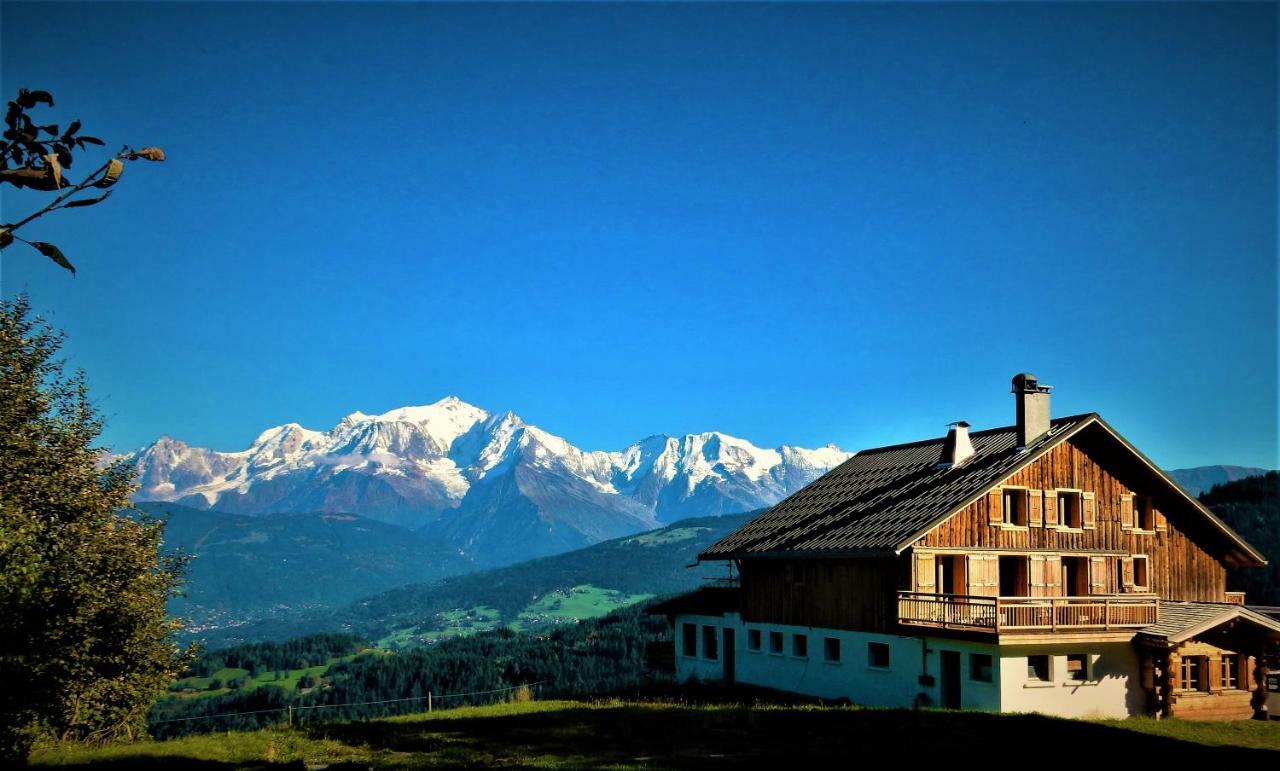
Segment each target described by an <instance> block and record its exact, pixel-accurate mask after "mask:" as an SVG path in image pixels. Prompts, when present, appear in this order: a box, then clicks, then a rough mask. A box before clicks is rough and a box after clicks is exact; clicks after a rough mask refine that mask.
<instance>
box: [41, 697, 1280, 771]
mask: <svg viewBox="0 0 1280 771" xmlns="http://www.w3.org/2000/svg"><path fill="white" fill-rule="evenodd" d="M922 741H926V742H927V743H928V746H929V747H932V748H934V750H933V751H934V752H938V751H952V752H956V753H959V754H962V755H964V756H966V757H970V758H974V757H985V758H987V759H988V760H990V759H991V758H994V757H1005V758H1041V759H1046V758H1049V757H1052V753H1053V752H1055V751H1058V752H1061V751H1067V752H1070V749H1071V748H1077V749H1080V750H1082V751H1083V750H1084V749H1085V748H1087V752H1086V754H1087V755H1088V757H1091V758H1126V759H1130V760H1132V761H1134V762H1139V763H1141V764H1142V765H1144V766H1150V765H1154V764H1159V763H1168V764H1171V765H1173V766H1178V767H1185V766H1186V765H1187V764H1189V763H1192V762H1196V761H1200V762H1213V763H1215V764H1218V765H1217V767H1221V768H1225V767H1227V766H1226V764H1231V765H1232V766H1233V767H1238V768H1272V767H1275V765H1276V764H1277V763H1278V762H1280V723H1277V722H1271V723H1260V722H1254V721H1241V722H1233V723H1194V722H1183V721H1179V720H1163V721H1154V720H1146V719H1130V720H1124V721H1080V720H1061V719H1056V718H1047V717H1041V716H1036V715H994V714H986V713H975V712H942V711H932V710H925V711H918V712H912V711H906V710H876V709H858V708H853V707H844V708H839V707H813V706H739V705H713V706H690V705H686V704H672V703H634V702H622V701H609V702H596V703H581V702H523V703H510V704H499V705H494V706H490V707H472V708H463V709H456V710H449V711H443V712H435V713H432V714H419V715H412V716H406V717H399V718H386V719H382V720H372V721H367V722H354V723H338V724H330V725H319V726H314V727H310V728H307V727H300V728H293V729H288V728H280V729H269V730H263V731H255V732H246V733H227V734H212V735H206V736H195V737H187V738H183V739H177V740H173V741H168V742H149V743H143V744H135V745H119V746H114V747H107V748H103V749H96V750H87V749H83V748H74V747H70V748H57V747H50V748H42V749H39V750H37V752H36V753H35V754H34V756H33V757H32V763H33V765H35V766H36V767H51V766H58V767H64V768H65V767H70V768H80V769H116V768H130V769H179V770H185V769H228V770H229V769H265V768H269V767H278V766H279V765H280V764H293V765H294V766H295V767H304V766H305V767H308V768H311V767H325V766H327V767H328V768H329V769H332V770H333V771H337V769H356V768H374V769H420V768H447V767H461V766H485V767H489V766H497V765H501V766H520V767H533V768H585V767H608V768H651V769H667V768H670V769H676V768H682V769H683V768H717V769H718V768H726V769H727V768H735V767H740V766H742V765H743V764H747V765H748V767H750V766H755V765H758V764H760V763H771V764H780V765H782V767H787V768H791V767H796V764H797V763H799V764H806V765H811V764H815V763H823V764H832V765H840V766H844V765H848V763H849V762H850V759H851V758H866V759H872V758H878V757H887V758H905V757H918V755H915V754H913V753H915V752H916V750H912V749H911V748H913V747H914V748H919V747H920V746H921V742H922ZM995 750H998V751H995ZM993 751H994V754H993ZM1046 752H1048V753H1049V755H1046Z"/></svg>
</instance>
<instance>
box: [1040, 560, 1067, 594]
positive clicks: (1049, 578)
mask: <svg viewBox="0 0 1280 771" xmlns="http://www.w3.org/2000/svg"><path fill="white" fill-rule="evenodd" d="M1044 578H1045V581H1044V586H1045V594H1046V595H1047V596H1049V597H1061V596H1062V595H1063V591H1062V558H1061V557H1059V556H1058V555H1056V554H1055V555H1052V556H1049V557H1045V558H1044Z"/></svg>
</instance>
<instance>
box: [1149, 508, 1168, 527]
mask: <svg viewBox="0 0 1280 771" xmlns="http://www.w3.org/2000/svg"><path fill="white" fill-rule="evenodd" d="M1151 521H1152V522H1154V523H1155V526H1156V532H1158V533H1167V532H1169V521H1168V520H1166V519H1165V518H1164V512H1162V511H1160V509H1157V508H1155V506H1154V504H1153V505H1152V509H1151Z"/></svg>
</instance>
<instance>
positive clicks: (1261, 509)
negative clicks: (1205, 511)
mask: <svg viewBox="0 0 1280 771" xmlns="http://www.w3.org/2000/svg"><path fill="white" fill-rule="evenodd" d="M1200 502H1201V503H1203V504H1204V505H1205V506H1208V507H1209V509H1210V510H1211V511H1212V512H1213V513H1214V514H1217V515H1218V516H1219V517H1220V518H1221V519H1222V521H1223V522H1226V523H1227V524H1228V525H1230V526H1231V528H1232V529H1233V530H1235V531H1236V532H1237V533H1239V534H1240V535H1241V536H1242V537H1244V539H1245V540H1246V541H1248V542H1249V543H1251V544H1253V546H1254V547H1255V548H1257V549H1258V551H1260V552H1262V553H1263V555H1264V556H1266V558H1267V562H1268V564H1267V566H1266V567H1264V568H1227V588H1228V589H1232V590H1237V591H1242V592H1244V593H1245V601H1246V602H1248V603H1249V604H1250V605H1280V473H1277V472H1275V471H1270V472H1267V473H1266V474H1262V475H1260V476H1254V477H1246V478H1244V479H1238V480H1236V481H1234V482H1227V483H1226V484H1221V485H1214V486H1213V489H1211V490H1209V491H1208V492H1205V493H1201V494H1200Z"/></svg>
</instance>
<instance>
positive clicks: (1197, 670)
mask: <svg viewBox="0 0 1280 771" xmlns="http://www.w3.org/2000/svg"><path fill="white" fill-rule="evenodd" d="M1182 690H1184V691H1207V690H1209V683H1208V678H1206V677H1205V667H1204V656H1183V657H1182Z"/></svg>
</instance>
